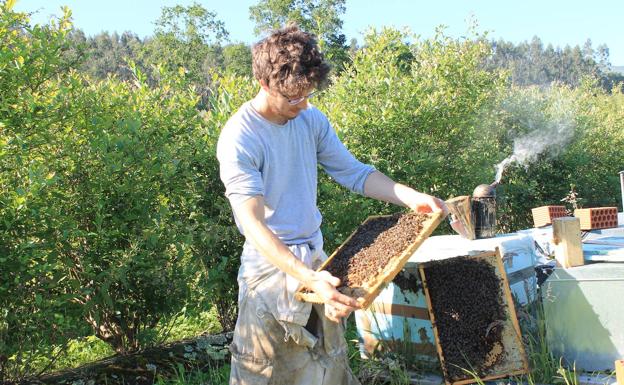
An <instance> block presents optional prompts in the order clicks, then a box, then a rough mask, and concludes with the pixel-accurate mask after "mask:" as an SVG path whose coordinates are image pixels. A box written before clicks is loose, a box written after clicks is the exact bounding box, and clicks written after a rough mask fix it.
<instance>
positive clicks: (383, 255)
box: [295, 212, 445, 308]
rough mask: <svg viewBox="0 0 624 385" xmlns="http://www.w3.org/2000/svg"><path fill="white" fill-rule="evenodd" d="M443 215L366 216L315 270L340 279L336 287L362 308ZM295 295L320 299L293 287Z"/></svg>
mask: <svg viewBox="0 0 624 385" xmlns="http://www.w3.org/2000/svg"><path fill="white" fill-rule="evenodd" d="M444 217H445V215H444V214H443V213H441V212H437V213H431V214H419V213H415V212H412V213H406V214H395V215H384V216H372V217H369V218H367V219H366V220H365V221H364V222H363V223H362V224H361V225H360V226H359V227H358V228H357V229H356V230H355V231H354V232H353V233H352V234H351V235H350V236H349V238H347V240H346V241H344V243H343V244H342V245H340V246H339V247H338V248H337V249H336V250H335V251H334V252H333V253H332V254H331V255H330V256H329V258H327V260H326V261H325V262H324V263H323V264H322V265H321V267H319V269H318V271H321V270H327V271H329V272H330V273H331V274H332V275H334V276H336V277H338V278H340V279H341V286H340V287H338V290H339V291H340V292H341V293H343V294H346V295H349V296H351V297H353V298H356V299H358V302H359V304H360V306H362V307H363V308H366V307H368V306H369V305H370V304H371V303H372V302H373V300H374V299H375V297H376V296H377V295H378V294H379V292H380V291H381V290H382V289H383V287H384V285H385V284H387V283H389V282H391V281H392V280H393V279H394V277H395V276H396V275H397V274H398V273H399V272H400V271H401V269H402V268H403V266H404V265H405V263H406V262H407V261H408V259H409V258H410V256H411V255H412V254H413V253H414V251H416V249H417V248H418V247H419V246H420V245H421V244H422V243H423V242H424V241H425V240H426V239H427V238H428V237H429V236H430V235H431V233H432V232H433V230H435V228H436V227H437V226H438V225H439V224H440V222H441V221H442V220H443V219H444ZM406 225H407V227H406ZM407 233H409V234H407ZM408 235H409V236H408ZM295 297H296V298H297V299H298V300H300V301H306V302H313V303H321V302H323V301H322V300H321V298H320V297H318V295H317V294H316V293H314V292H309V291H308V290H307V289H306V288H303V287H302V288H299V290H297V292H296V293H295Z"/></svg>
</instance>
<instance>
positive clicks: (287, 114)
mask: <svg viewBox="0 0 624 385" xmlns="http://www.w3.org/2000/svg"><path fill="white" fill-rule="evenodd" d="M313 91H314V89H313V88H311V89H309V90H306V91H305V92H303V93H301V95H292V96H290V95H283V94H282V93H280V92H279V91H277V90H269V104H270V105H271V107H272V109H273V110H274V111H275V113H277V114H278V115H280V116H281V117H283V118H284V119H287V120H292V119H294V118H296V117H297V115H299V113H300V112H301V111H302V110H305V109H306V108H308V97H309V96H310V94H312V92H313Z"/></svg>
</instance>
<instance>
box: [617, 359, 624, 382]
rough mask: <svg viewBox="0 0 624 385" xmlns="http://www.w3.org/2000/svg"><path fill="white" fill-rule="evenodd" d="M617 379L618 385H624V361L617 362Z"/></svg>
mask: <svg viewBox="0 0 624 385" xmlns="http://www.w3.org/2000/svg"><path fill="white" fill-rule="evenodd" d="M615 379H616V381H617V384H618V385H624V360H616V361H615Z"/></svg>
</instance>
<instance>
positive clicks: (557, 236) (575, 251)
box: [553, 217, 585, 268]
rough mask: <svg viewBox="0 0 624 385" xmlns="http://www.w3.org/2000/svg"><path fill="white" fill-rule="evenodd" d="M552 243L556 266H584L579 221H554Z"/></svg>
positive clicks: (565, 218)
mask: <svg viewBox="0 0 624 385" xmlns="http://www.w3.org/2000/svg"><path fill="white" fill-rule="evenodd" d="M553 243H554V244H555V259H557V264H558V265H560V266H562V267H564V268H568V267H574V266H581V265H584V264H585V261H584V259H583V246H582V244H581V221H580V220H579V219H578V218H573V217H561V218H556V219H554V220H553Z"/></svg>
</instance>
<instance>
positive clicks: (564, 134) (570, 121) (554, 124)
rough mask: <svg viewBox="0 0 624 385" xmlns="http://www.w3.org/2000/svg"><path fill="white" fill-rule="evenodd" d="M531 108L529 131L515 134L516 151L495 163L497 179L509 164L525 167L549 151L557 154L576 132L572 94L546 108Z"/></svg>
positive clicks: (528, 120) (497, 179)
mask: <svg viewBox="0 0 624 385" xmlns="http://www.w3.org/2000/svg"><path fill="white" fill-rule="evenodd" d="M525 112H526V110H525ZM530 112H531V113H530V117H529V118H528V119H527V120H526V124H527V125H528V126H529V132H527V133H526V134H524V135H522V136H520V137H518V138H516V139H515V140H514V150H513V154H511V155H510V156H509V157H507V158H506V159H505V160H503V161H502V162H500V163H499V164H498V165H496V183H499V182H500V180H501V178H502V177H503V172H504V171H505V168H506V167H507V166H509V165H510V164H512V163H514V162H516V163H519V164H521V165H524V166H525V167H526V166H528V165H529V164H530V163H531V162H533V161H535V160H536V159H537V158H538V156H539V155H540V154H542V153H544V152H546V151H548V152H549V155H552V156H554V155H557V154H559V153H560V152H561V151H562V150H563V149H564V148H565V146H566V145H567V144H568V143H569V142H570V141H571V140H572V138H573V136H574V127H575V122H574V105H573V101H572V100H570V99H569V98H564V97H562V96H558V97H556V98H555V99H554V100H552V104H551V105H549V106H548V107H547V108H546V109H545V110H543V111H530Z"/></svg>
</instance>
